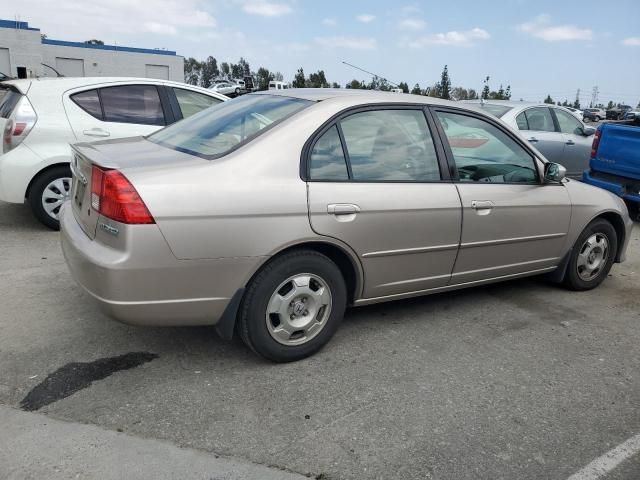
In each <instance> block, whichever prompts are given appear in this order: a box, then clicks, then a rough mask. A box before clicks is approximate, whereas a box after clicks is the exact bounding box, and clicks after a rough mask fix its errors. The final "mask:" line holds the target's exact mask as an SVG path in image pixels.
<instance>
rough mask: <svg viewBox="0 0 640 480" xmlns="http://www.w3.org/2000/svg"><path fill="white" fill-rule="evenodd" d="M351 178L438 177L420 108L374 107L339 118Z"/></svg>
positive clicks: (374, 179) (368, 179)
mask: <svg viewBox="0 0 640 480" xmlns="http://www.w3.org/2000/svg"><path fill="white" fill-rule="evenodd" d="M340 126H341V128H342V132H343V134H344V141H345V148H346V151H347V155H348V159H349V165H350V166H351V171H352V179H353V180H356V181H373V182H375V181H414V182H430V181H438V180H440V169H439V167H438V159H437V156H436V151H435V146H434V144H433V139H432V137H431V133H430V131H429V126H428V125H427V120H426V118H425V116H424V113H423V112H422V110H375V111H367V112H362V113H355V114H353V115H350V116H349V117H347V118H345V119H343V120H341V121H340Z"/></svg>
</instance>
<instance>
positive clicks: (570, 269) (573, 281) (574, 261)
mask: <svg viewBox="0 0 640 480" xmlns="http://www.w3.org/2000/svg"><path fill="white" fill-rule="evenodd" d="M593 235H596V236H604V237H605V238H606V241H607V244H608V250H607V257H606V259H605V261H604V262H603V264H602V266H601V267H600V268H598V269H597V272H596V273H595V274H594V276H593V277H592V278H590V279H585V278H583V277H582V276H581V275H580V274H579V271H578V257H579V255H580V254H581V253H582V251H583V250H584V249H585V247H586V245H585V242H586V241H587V239H589V238H590V237H592V236H593ZM617 253H618V235H617V234H616V230H615V228H613V225H611V223H609V222H608V221H607V220H604V219H598V220H594V221H593V222H591V223H590V224H589V225H587V227H586V228H585V229H584V230H583V231H582V233H581V234H580V236H579V237H578V239H577V240H576V243H575V244H574V246H573V250H572V252H571V257H570V258H569V264H568V265H567V272H566V273H565V277H564V285H565V286H566V287H567V288H569V289H570V290H576V291H582V290H591V289H592V288H595V287H597V286H598V285H600V284H601V283H602V281H603V280H604V279H605V278H607V275H608V274H609V271H610V270H611V266H612V265H613V262H614V260H615V258H616V254H617Z"/></svg>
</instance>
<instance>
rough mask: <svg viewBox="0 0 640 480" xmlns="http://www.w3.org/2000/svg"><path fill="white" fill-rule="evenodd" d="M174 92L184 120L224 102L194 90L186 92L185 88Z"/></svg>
mask: <svg viewBox="0 0 640 480" xmlns="http://www.w3.org/2000/svg"><path fill="white" fill-rule="evenodd" d="M173 92H174V93H175V94H176V99H177V100H178V105H179V106H180V111H181V112H182V118H187V117H190V116H191V115H193V114H194V113H198V112H200V111H202V110H204V109H205V108H209V107H210V106H211V105H215V104H218V103H221V102H222V100H219V99H217V98H214V97H210V96H209V95H204V94H202V93H198V92H194V91H192V90H185V89H184V88H174V89H173Z"/></svg>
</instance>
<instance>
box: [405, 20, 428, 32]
mask: <svg viewBox="0 0 640 480" xmlns="http://www.w3.org/2000/svg"><path fill="white" fill-rule="evenodd" d="M426 25H427V23H426V22H425V21H424V20H420V19H419V18H405V19H404V20H400V21H399V22H398V28H399V29H400V30H424V27H426Z"/></svg>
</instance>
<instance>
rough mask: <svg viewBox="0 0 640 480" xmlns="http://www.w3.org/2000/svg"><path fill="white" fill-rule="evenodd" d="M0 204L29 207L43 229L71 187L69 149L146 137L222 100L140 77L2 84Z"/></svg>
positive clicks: (50, 223)
mask: <svg viewBox="0 0 640 480" xmlns="http://www.w3.org/2000/svg"><path fill="white" fill-rule="evenodd" d="M0 92H2V94H3V95H0V97H1V98H0V130H2V132H3V144H2V152H0V200H2V201H5V202H12V203H23V202H24V201H25V199H26V200H27V201H28V203H29V205H30V206H31V209H32V210H33V213H34V214H35V216H36V217H37V218H38V220H40V221H41V222H42V223H44V224H45V225H47V226H49V227H51V228H58V226H59V221H58V216H59V213H60V207H61V206H62V203H63V201H64V200H65V199H66V198H67V196H68V195H69V192H70V188H71V171H70V169H69V163H70V162H71V149H70V147H69V144H70V143H75V142H85V141H93V140H99V139H104V138H110V139H116V138H122V137H131V136H136V135H148V134H150V133H152V132H154V131H156V130H158V129H160V128H162V127H164V126H166V125H170V124H172V123H174V122H176V121H178V120H180V119H182V118H187V117H189V116H191V115H193V114H195V113H197V112H199V111H201V110H203V109H205V108H208V107H209V106H211V105H214V104H216V103H220V102H223V101H225V100H228V98H227V97H225V96H224V95H220V94H218V93H216V92H212V91H210V90H206V89H203V88H199V87H194V86H191V85H186V84H183V83H177V82H169V81H158V80H151V79H139V78H89V77H86V78H41V79H23V80H7V81H4V82H2V83H0Z"/></svg>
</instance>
